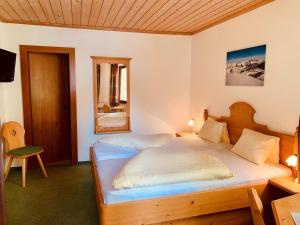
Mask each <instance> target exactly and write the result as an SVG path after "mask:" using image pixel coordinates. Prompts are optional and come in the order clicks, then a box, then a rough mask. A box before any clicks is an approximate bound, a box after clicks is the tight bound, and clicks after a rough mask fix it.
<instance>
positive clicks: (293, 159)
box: [286, 155, 298, 167]
mask: <svg viewBox="0 0 300 225" xmlns="http://www.w3.org/2000/svg"><path fill="white" fill-rule="evenodd" d="M297 162H298V157H297V156H296V155H291V156H289V157H288V158H287V160H286V163H287V164H288V166H293V167H296V166H297Z"/></svg>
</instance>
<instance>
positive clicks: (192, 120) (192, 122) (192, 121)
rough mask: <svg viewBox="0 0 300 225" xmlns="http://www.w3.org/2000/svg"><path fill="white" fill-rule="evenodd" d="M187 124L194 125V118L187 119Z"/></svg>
mask: <svg viewBox="0 0 300 225" xmlns="http://www.w3.org/2000/svg"><path fill="white" fill-rule="evenodd" d="M188 125H189V126H190V127H192V126H194V125H195V120H194V119H191V120H189V121H188Z"/></svg>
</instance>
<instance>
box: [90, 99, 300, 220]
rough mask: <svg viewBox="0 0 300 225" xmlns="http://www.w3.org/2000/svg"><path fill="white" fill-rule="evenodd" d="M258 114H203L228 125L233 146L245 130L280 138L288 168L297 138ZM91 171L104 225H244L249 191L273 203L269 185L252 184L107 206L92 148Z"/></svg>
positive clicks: (242, 108) (234, 108)
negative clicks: (267, 123)
mask: <svg viewBox="0 0 300 225" xmlns="http://www.w3.org/2000/svg"><path fill="white" fill-rule="evenodd" d="M254 114H255V110H254V109H253V108H252V107H251V106H250V105H249V104H247V103H244V102H237V103H234V104H232V105H231V106H230V116H229V117H220V118H217V117H214V116H210V115H209V114H208V111H207V110H205V111H204V114H203V116H204V120H206V119H207V118H208V117H213V118H214V119H216V120H218V121H223V122H226V123H227V126H228V132H229V137H230V140H231V143H232V144H235V143H236V142H237V140H238V139H239V137H240V135H241V133H242V131H243V129H244V128H249V129H252V130H256V131H259V132H261V133H265V134H269V135H273V136H278V137H280V163H282V164H284V165H285V164H286V163H285V160H286V158H287V157H288V156H289V155H292V154H294V152H295V147H296V145H297V142H298V140H297V135H288V134H283V133H279V132H274V131H271V130H269V129H268V127H267V126H265V125H261V124H258V123H256V122H255V121H254ZM91 160H92V171H93V176H94V181H95V189H96V201H97V205H98V215H99V222H100V224H101V225H210V224H214V225H221V224H230V225H245V224H252V218H251V213H250V210H249V202H248V196H247V189H248V188H249V187H254V188H255V189H256V190H257V191H258V193H259V195H260V196H261V197H262V200H263V202H265V203H267V202H270V197H271V196H270V194H269V193H270V190H269V187H268V183H267V182H258V183H249V184H245V185H236V186H231V187H226V188H219V189H215V190H209V191H199V192H193V193H188V194H181V195H174V196H167V197H159V198H152V199H146V200H137V201H129V202H124V203H116V204H105V203H104V199H103V194H102V190H101V185H100V181H99V176H98V175H99V174H98V170H97V168H96V161H95V153H94V151H93V148H91Z"/></svg>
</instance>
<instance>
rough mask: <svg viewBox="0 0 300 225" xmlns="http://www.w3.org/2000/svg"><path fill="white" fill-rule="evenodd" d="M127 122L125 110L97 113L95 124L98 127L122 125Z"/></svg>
mask: <svg viewBox="0 0 300 225" xmlns="http://www.w3.org/2000/svg"><path fill="white" fill-rule="evenodd" d="M126 123H127V113H126V112H113V113H98V114H97V124H98V126H99V127H103V128H111V127H123V126H126Z"/></svg>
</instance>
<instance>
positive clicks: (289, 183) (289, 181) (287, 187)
mask: <svg viewBox="0 0 300 225" xmlns="http://www.w3.org/2000/svg"><path fill="white" fill-rule="evenodd" d="M269 183H270V184H271V185H273V186H275V187H277V188H280V189H281V190H284V191H286V192H288V193H290V194H297V193H300V184H297V183H294V182H293V178H292V177H278V178H271V179H270V180H269Z"/></svg>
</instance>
